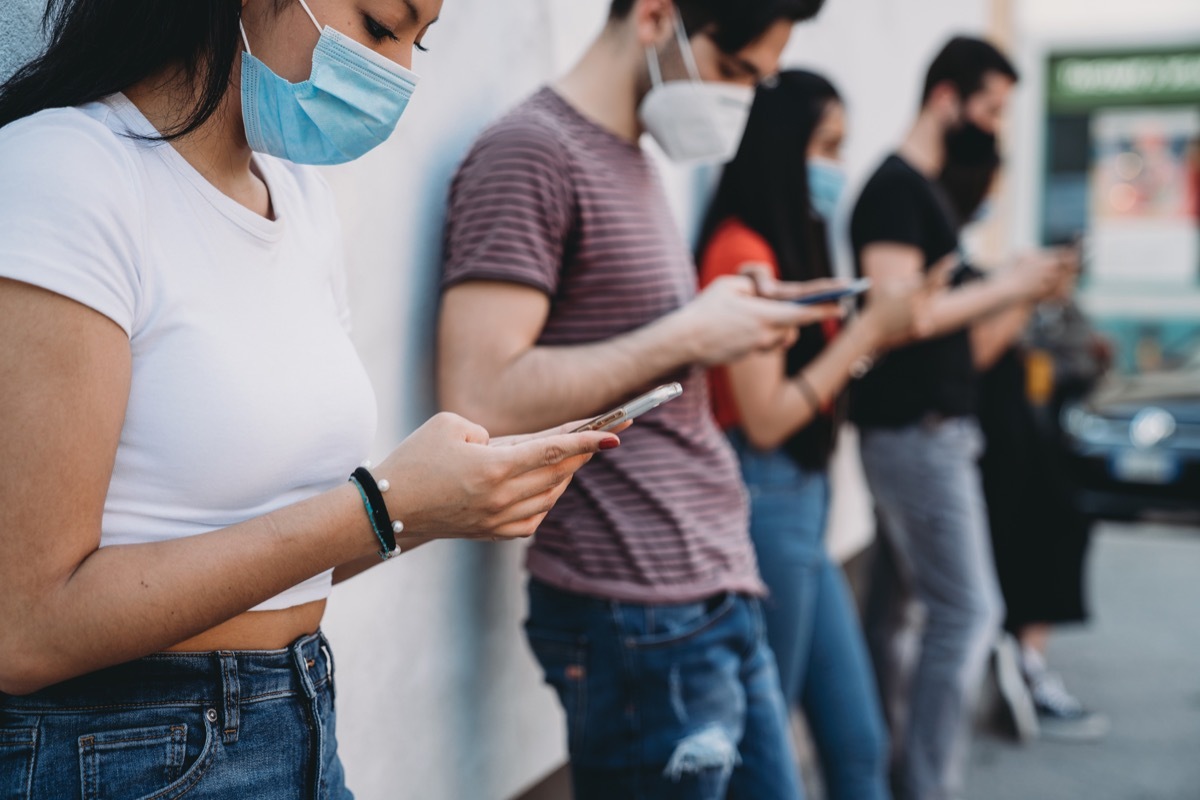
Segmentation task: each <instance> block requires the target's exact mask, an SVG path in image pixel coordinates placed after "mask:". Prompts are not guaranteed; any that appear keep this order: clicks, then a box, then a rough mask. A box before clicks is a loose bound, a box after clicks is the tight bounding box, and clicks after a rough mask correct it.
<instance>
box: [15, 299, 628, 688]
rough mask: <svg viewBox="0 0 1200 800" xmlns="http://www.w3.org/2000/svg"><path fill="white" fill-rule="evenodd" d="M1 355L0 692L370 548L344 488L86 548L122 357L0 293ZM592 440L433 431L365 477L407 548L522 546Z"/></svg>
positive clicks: (443, 423)
mask: <svg viewBox="0 0 1200 800" xmlns="http://www.w3.org/2000/svg"><path fill="white" fill-rule="evenodd" d="M0 341H3V342H4V347H3V348H0V427H2V430H3V435H2V436H0V586H3V587H4V591H3V592H0V652H3V653H4V654H5V655H4V657H3V658H0V691H4V692H7V693H10V694H15V693H24V692H30V691H34V690H36V689H38V688H40V687H43V686H47V685H50V684H52V683H55V682H58V681H61V680H64V679H66V678H70V677H73V676H76V675H80V674H84V673H86V672H90V671H93V670H95V669H99V668H101V667H105V666H109V665H112V664H116V663H121V662H123V661H127V660H130V659H133V658H137V657H140V656H143V655H146V654H148V653H152V652H155V651H158V650H161V649H163V648H166V647H169V646H171V645H173V644H176V643H178V642H180V641H183V640H185V639H187V638H190V637H191V636H194V635H196V634H198V633H201V632H203V631H205V630H208V629H209V628H211V627H213V626H215V625H217V624H219V623H221V622H224V621H226V620H229V619H231V618H233V617H235V616H237V615H238V614H240V613H242V612H244V611H246V610H248V609H250V608H252V607H253V606H255V605H257V604H258V603H260V602H262V601H264V600H267V599H268V598H270V597H272V596H274V595H276V594H279V593H280V592H282V591H284V590H286V589H287V588H289V587H290V586H294V585H295V584H297V583H300V582H301V581H303V580H305V579H307V578H309V577H311V576H313V575H317V574H319V573H321V572H323V571H325V570H327V569H331V568H334V567H337V566H338V565H342V564H349V563H355V562H358V563H364V562H363V560H365V559H367V558H369V557H371V555H372V553H373V552H374V551H375V550H376V549H377V548H378V543H377V541H376V540H375V537H374V534H373V533H372V531H371V528H370V525H369V522H368V519H367V516H366V514H365V513H364V510H363V508H362V503H361V500H360V498H359V497H358V494H357V492H356V490H355V489H354V488H353V486H352V485H350V484H346V485H344V486H341V487H339V488H337V489H334V490H332V491H329V492H325V493H324V494H321V495H318V496H316V497H313V498H311V499H310V500H307V501H304V502H301V503H298V504H295V505H293V506H289V507H287V508H284V509H281V510H279V511H276V512H273V513H271V514H267V515H265V516H262V517H259V518H256V519H252V520H249V521H246V522H243V523H241V524H237V525H233V526H231V527H229V528H226V529H223V530H219V531H215V532H212V533H206V534H202V535H198V536H192V537H188V538H183V539H177V540H172V541H163V542H158V543H154V544H144V545H129V546H112V547H105V548H99V541H100V529H101V518H102V514H103V508H104V500H105V495H106V493H107V491H108V485H109V480H110V477H111V472H112V466H113V459H114V456H115V452H116V447H117V443H118V440H119V437H120V432H121V427H122V424H123V421H124V415H125V408H126V403H127V399H128V393H129V384H130V374H131V356H130V351H129V341H128V339H127V338H126V336H125V334H124V332H123V331H121V329H120V328H119V327H117V326H116V325H115V324H113V323H112V322H111V321H110V320H108V319H107V318H105V317H103V316H101V315H100V314H99V313H97V312H95V311H92V310H91V309H88V308H86V307H84V306H81V305H78V304H76V303H74V302H73V301H70V300H67V299H65V298H63V297H60V296H58V295H55V294H52V293H50V292H47V291H44V290H41V289H36V288H34V287H31V286H28V285H26V284H21V283H16V282H13V281H7V280H2V279H0ZM605 437H608V438H609V439H611V438H612V437H611V436H610V435H605V434H601V435H592V434H589V435H587V436H584V435H580V436H574V437H570V436H563V435H556V436H549V437H547V438H545V439H544V440H542V441H541V442H529V443H526V444H522V445H520V446H516V447H510V448H494V447H488V446H486V445H487V443H488V437H487V433H486V431H483V430H482V429H479V428H478V427H477V426H473V425H470V424H469V423H466V422H465V421H463V420H459V419H458V418H455V417H452V416H451V415H440V416H439V417H437V418H435V419H434V420H432V421H431V422H430V423H427V424H426V425H425V426H423V427H422V428H421V429H420V430H418V431H417V432H416V433H414V434H413V435H412V436H411V437H409V439H407V440H406V441H405V443H404V444H402V445H401V446H400V447H399V448H397V450H396V451H394V452H393V453H392V455H391V456H389V457H388V459H387V460H386V461H385V462H384V463H383V464H381V465H379V467H378V468H376V470H375V472H376V474H377V475H379V476H380V477H386V478H388V479H389V480H391V482H392V484H393V488H392V489H391V491H390V493H389V495H388V502H389V505H391V504H392V503H393V501H394V502H395V508H396V509H398V510H402V513H403V514H404V517H403V518H404V521H405V523H406V524H407V525H408V526H409V527H410V529H411V535H410V537H409V541H414V542H415V541H417V540H421V539H426V538H442V537H448V536H453V535H462V533H463V532H466V533H468V534H478V535H484V534H486V535H494V536H526V535H529V534H530V533H532V532H533V530H534V529H535V528H536V527H537V524H538V523H539V522H540V521H541V519H542V517H543V516H544V514H545V512H546V511H547V510H548V509H549V508H550V507H551V506H552V505H553V503H554V501H555V500H556V499H557V498H558V496H559V495H560V494H561V492H562V491H563V490H564V489H565V487H566V483H567V481H569V479H570V476H571V474H573V473H574V471H575V470H576V469H578V468H579V467H581V466H582V465H583V463H585V462H586V460H587V459H588V458H589V457H590V454H591V453H592V452H594V451H595V449H597V448H598V447H599V445H600V442H601V441H602V440H604V438H605ZM180 457H186V454H181V456H180Z"/></svg>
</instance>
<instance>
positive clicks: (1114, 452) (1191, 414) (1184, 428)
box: [1061, 352, 1200, 520]
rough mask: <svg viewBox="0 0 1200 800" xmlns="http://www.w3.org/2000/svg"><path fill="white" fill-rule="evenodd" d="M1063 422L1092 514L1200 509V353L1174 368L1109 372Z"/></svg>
mask: <svg viewBox="0 0 1200 800" xmlns="http://www.w3.org/2000/svg"><path fill="white" fill-rule="evenodd" d="M1061 421H1062V428H1063V433H1064V436H1065V438H1066V445H1067V451H1068V453H1069V458H1070V461H1071V462H1072V466H1073V467H1074V471H1075V477H1076V479H1077V482H1078V485H1079V487H1080V496H1079V504H1080V507H1081V509H1082V510H1083V511H1084V512H1085V513H1087V514H1089V515H1092V516H1095V517H1099V518H1104V519H1119V520H1130V519H1137V518H1139V517H1142V516H1144V515H1145V514H1147V513H1149V512H1195V513H1198V514H1200V352H1197V353H1196V354H1195V355H1194V356H1193V357H1192V359H1191V360H1190V361H1189V362H1187V363H1186V364H1185V365H1184V366H1183V367H1181V368H1179V369H1175V370H1171V371H1169V372H1154V373H1146V374H1142V375H1134V376H1113V377H1110V378H1109V379H1107V380H1105V381H1104V382H1103V383H1102V384H1101V385H1100V386H1099V387H1098V388H1097V389H1096V390H1095V391H1093V392H1092V393H1091V394H1090V395H1089V396H1088V397H1087V399H1086V400H1084V401H1083V402H1079V403H1075V404H1072V405H1070V406H1067V407H1065V408H1064V409H1063V412H1062V420H1061Z"/></svg>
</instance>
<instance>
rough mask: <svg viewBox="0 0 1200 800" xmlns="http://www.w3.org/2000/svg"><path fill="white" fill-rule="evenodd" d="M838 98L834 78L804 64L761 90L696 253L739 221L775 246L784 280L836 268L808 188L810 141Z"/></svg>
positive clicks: (815, 275) (817, 275) (827, 272)
mask: <svg viewBox="0 0 1200 800" xmlns="http://www.w3.org/2000/svg"><path fill="white" fill-rule="evenodd" d="M840 100H841V96H840V95H839V94H838V92H837V89H835V88H834V87H833V84H832V83H830V82H829V81H827V80H826V79H825V78H822V77H821V76H820V75H817V74H815V73H812V72H806V71H804V70H788V71H786V72H781V73H780V74H779V77H778V79H777V80H776V81H775V82H774V83H773V84H772V85H771V86H769V87H763V88H761V89H759V90H758V93H757V94H756V95H755V98H754V105H753V106H752V107H751V109H750V120H749V122H747V124H746V133H745V135H744V136H743V138H742V144H741V146H740V147H739V148H738V152H737V156H736V157H734V159H733V161H731V162H729V164H728V165H727V166H726V167H725V172H724V173H723V174H722V175H721V181H720V183H719V184H718V186H717V191H716V194H715V195H714V196H713V199H712V203H711V204H710V205H709V208H708V214H707V215H706V217H705V220H704V226H703V227H702V228H701V233H700V246H699V253H701V254H703V253H704V250H705V248H706V247H707V246H708V242H709V240H710V239H712V236H713V234H714V233H715V232H716V230H717V228H719V227H720V226H721V223H723V222H725V221H726V220H730V219H738V220H740V221H741V222H742V223H743V224H744V225H746V226H747V227H748V228H750V229H751V230H753V231H754V232H755V233H757V234H758V235H759V236H761V237H763V239H765V240H766V242H767V244H769V245H770V246H771V250H772V251H774V253H775V258H776V260H777V261H778V263H779V272H780V276H781V277H782V278H783V279H784V280H792V281H801V280H810V279H812V278H823V277H828V276H829V275H830V274H832V268H831V265H830V259H829V249H828V246H827V244H826V226H825V222H824V221H823V220H821V219H820V217H818V216H817V214H816V213H815V212H814V211H813V205H812V199H811V196H810V194H809V186H808V146H809V142H811V141H812V137H813V131H815V130H816V128H817V126H818V125H819V124H820V122H821V118H822V117H823V116H824V115H825V112H826V110H827V109H828V108H829V105H830V103H833V102H839V101H840ZM697 260H698V261H699V259H697Z"/></svg>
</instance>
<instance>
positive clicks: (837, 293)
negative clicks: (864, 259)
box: [792, 278, 871, 306]
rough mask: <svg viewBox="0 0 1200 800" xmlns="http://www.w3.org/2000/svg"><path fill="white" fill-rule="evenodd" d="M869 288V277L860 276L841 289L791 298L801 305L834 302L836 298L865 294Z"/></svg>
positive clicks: (843, 298) (842, 298) (841, 298)
mask: <svg viewBox="0 0 1200 800" xmlns="http://www.w3.org/2000/svg"><path fill="white" fill-rule="evenodd" d="M870 289H871V279H870V278H861V279H859V280H857V281H854V282H853V283H850V284H847V285H846V286H844V287H843V288H841V289H834V290H832V291H829V292H821V293H820V294H813V295H809V296H808V297H801V298H799V299H798V300H793V301H792V302H793V303H796V304H797V305H801V306H818V305H821V304H822V303H836V302H837V301H838V300H845V299H846V298H848V297H858V296H859V295H860V294H865V293H866V292H868V291H870Z"/></svg>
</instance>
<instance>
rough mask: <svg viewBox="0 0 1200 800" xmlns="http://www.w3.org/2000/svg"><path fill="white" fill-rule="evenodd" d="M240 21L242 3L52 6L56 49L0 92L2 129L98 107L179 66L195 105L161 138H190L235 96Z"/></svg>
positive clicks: (103, 1) (127, 1)
mask: <svg viewBox="0 0 1200 800" xmlns="http://www.w3.org/2000/svg"><path fill="white" fill-rule="evenodd" d="M241 13H242V3H241V0H168V2H163V1H162V0H49V2H48V3H47V6H46V13H45V16H44V17H43V18H42V24H43V26H44V27H45V29H46V31H47V33H48V34H49V44H48V46H47V48H46V50H45V51H44V52H43V53H42V55H40V56H38V57H37V58H36V59H34V60H33V61H31V62H30V63H28V64H26V65H25V66H24V67H22V68H21V69H19V70H17V72H16V73H15V74H14V75H13V76H12V77H11V78H10V79H9V80H8V81H7V82H6V83H4V84H3V85H0V127H3V126H5V125H7V124H8V123H10V122H14V121H16V120H19V119H22V118H24V117H28V116H30V115H31V114H36V113H37V112H39V111H43V110H45V109H47V108H62V107H65V106H76V105H81V104H83V103H90V102H92V101H94V100H99V99H100V98H102V97H105V96H107V95H110V94H113V93H114V92H119V91H122V90H124V89H126V88H128V87H129V86H131V85H133V84H135V83H137V82H138V81H140V80H143V79H145V78H147V77H149V76H151V75H154V74H156V73H158V72H160V71H162V70H164V69H166V68H169V67H172V66H178V67H179V68H181V69H182V74H183V76H184V77H185V78H186V80H187V81H188V82H189V83H190V84H191V86H192V87H193V88H194V89H195V93H196V102H195V105H194V107H193V108H191V109H190V110H188V111H187V113H185V114H181V119H180V121H179V122H178V123H177V124H176V125H175V126H174V127H173V128H171V129H169V130H166V131H163V132H162V133H163V138H164V139H174V138H178V137H180V136H184V135H185V134H188V133H191V132H193V131H195V130H196V129H197V128H199V127H200V126H201V125H203V124H204V123H205V122H207V121H208V119H209V118H211V117H212V115H213V114H214V113H216V111H217V109H218V108H219V107H220V105H221V101H222V99H223V98H224V97H225V92H226V91H228V89H229V76H230V73H231V72H232V70H233V64H234V61H235V60H236V58H237V54H238V51H239V50H240V49H241V39H240V38H239V36H238V21H239V20H240V19H241Z"/></svg>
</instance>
